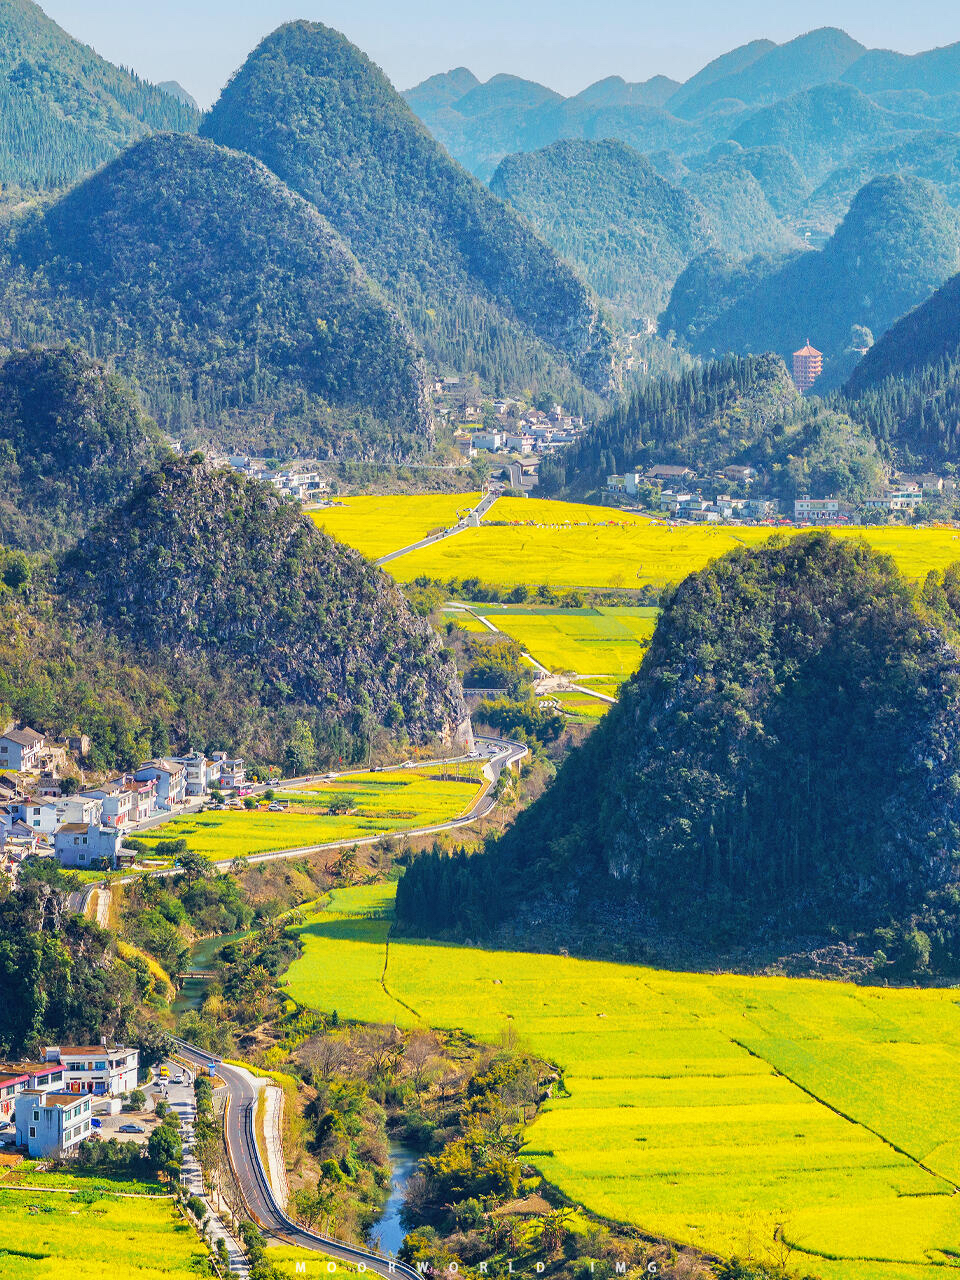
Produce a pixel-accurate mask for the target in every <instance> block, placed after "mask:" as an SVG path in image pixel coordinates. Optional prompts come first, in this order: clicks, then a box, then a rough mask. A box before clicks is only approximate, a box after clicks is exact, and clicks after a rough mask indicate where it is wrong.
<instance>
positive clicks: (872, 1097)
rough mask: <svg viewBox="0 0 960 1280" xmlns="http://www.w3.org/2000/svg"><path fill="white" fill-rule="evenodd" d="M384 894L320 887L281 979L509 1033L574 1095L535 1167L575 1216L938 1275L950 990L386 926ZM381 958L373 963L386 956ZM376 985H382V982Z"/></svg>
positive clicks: (952, 1027)
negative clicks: (405, 934)
mask: <svg viewBox="0 0 960 1280" xmlns="http://www.w3.org/2000/svg"><path fill="white" fill-rule="evenodd" d="M387 892H388V891H387V889H386V888H385V887H384V886H377V887H376V888H375V889H374V890H373V891H372V893H373V895H374V896H373V897H368V896H367V891H364V890H352V891H350V892H349V893H345V894H340V893H338V894H335V895H334V900H333V903H332V908H331V909H330V910H328V911H327V912H321V913H317V914H315V915H314V916H313V917H312V918H310V919H309V920H308V922H307V924H306V925H305V926H304V927H303V928H302V929H301V930H300V933H301V936H302V938H303V942H304V954H303V956H302V958H301V959H299V960H298V961H296V962H295V963H294V965H293V966H292V968H291V969H290V972H289V975H288V978H287V986H288V990H289V993H290V994H291V995H292V996H293V997H294V998H295V999H297V1000H299V1001H301V1002H303V1003H304V1004H306V1005H309V1006H311V1007H314V1008H320V1009H333V1008H336V1009H337V1011H338V1013H339V1014H340V1016H341V1017H350V1018H358V1019H362V1020H369V1021H381V1022H396V1023H397V1024H398V1025H400V1026H407V1027H411V1026H416V1025H427V1026H437V1027H462V1028H463V1029H465V1030H466V1031H467V1032H469V1033H470V1034H472V1035H475V1036H478V1037H481V1038H483V1039H486V1040H489V1041H495V1040H497V1039H498V1038H499V1037H500V1036H501V1035H503V1033H504V1032H505V1031H506V1030H507V1029H508V1028H509V1029H510V1031H511V1032H513V1033H514V1034H515V1035H517V1036H518V1037H519V1039H520V1042H521V1043H522V1044H525V1045H527V1046H528V1047H529V1048H530V1049H531V1050H532V1051H534V1052H535V1053H538V1054H541V1055H543V1056H544V1057H545V1058H547V1059H550V1060H552V1061H554V1062H556V1063H557V1064H558V1065H559V1066H560V1067H561V1068H562V1071H563V1077H564V1082H565V1085H566V1089H567V1091H568V1093H569V1096H567V1094H565V1093H563V1092H560V1094H559V1096H557V1097H555V1098H554V1099H553V1100H552V1101H550V1102H549V1103H548V1104H547V1106H546V1108H545V1111H544V1113H543V1114H542V1115H541V1117H540V1118H539V1119H538V1120H537V1122H536V1123H535V1124H534V1125H533V1126H532V1127H531V1128H530V1130H529V1131H528V1142H527V1144H526V1148H525V1152H526V1154H527V1155H528V1157H529V1159H530V1160H531V1162H533V1163H535V1164H536V1165H537V1166H538V1167H539V1168H540V1169H541V1170H542V1172H543V1173H544V1174H545V1175H546V1176H547V1177H548V1178H550V1179H551V1180H552V1181H553V1182H555V1183H557V1184H558V1185H559V1186H560V1187H561V1188H562V1189H563V1190H564V1191H565V1192H567V1193H568V1194H569V1195H570V1196H571V1197H573V1198H574V1199H575V1200H577V1201H579V1202H581V1203H582V1204H584V1205H585V1206H586V1207H587V1208H589V1209H592V1210H595V1211H596V1212H599V1213H601V1214H604V1215H606V1216H609V1217H611V1218H615V1219H618V1220H620V1221H624V1222H627V1223H632V1224H636V1225H638V1226H640V1227H642V1228H643V1229H644V1230H646V1231H649V1232H652V1233H655V1234H661V1235H665V1236H668V1237H670V1238H672V1239H675V1240H680V1241H684V1242H686V1243H689V1244H693V1245H697V1246H700V1247H703V1248H706V1249H710V1250H714V1251H716V1252H719V1253H721V1254H724V1255H730V1254H733V1253H739V1254H741V1255H744V1254H751V1255H753V1256H756V1257H761V1258H762V1257H769V1256H772V1254H773V1252H774V1251H775V1246H774V1236H775V1234H777V1235H778V1236H780V1237H782V1240H783V1241H784V1242H785V1243H786V1244H787V1245H788V1246H790V1247H791V1248H792V1249H794V1250H796V1253H795V1255H794V1258H793V1260H792V1263H791V1265H794V1266H797V1267H799V1269H800V1270H801V1271H802V1272H809V1273H811V1274H814V1275H818V1276H821V1277H824V1280H904V1277H923V1280H934V1277H938V1276H939V1277H942V1275H943V1267H944V1266H947V1267H950V1266H956V1261H955V1259H956V1256H957V1255H958V1253H960V1208H958V1203H957V1202H958V1198H960V1197H958V1196H957V1194H956V1184H957V1183H958V1182H960V1137H958V1126H960V1070H958V1067H960V1016H958V1012H957V1002H956V992H955V991H952V990H939V991H931V990H892V989H891V990H888V989H880V988H861V987H855V986H851V985H847V984H841V983H830V982H815V981H810V980H799V979H788V978H765V977H758V978H747V977H738V976H718V975H712V974H688V973H673V972H665V971H659V970H653V969H648V968H642V967H639V966H631V965H619V964H612V963H604V962H594V961H585V960H576V959H568V958H566V957H561V956H550V955H534V954H526V953H510V952H497V951H484V950H480V949H474V948H468V947H453V946H441V945H438V944H434V943H430V942H416V941H407V940H403V939H391V941H390V946H389V956H387V952H386V938H387V933H388V930H389V927H390V921H389V919H388V918H386V917H384V918H377V917H376V915H375V914H373V915H371V908H373V909H374V911H379V910H383V909H384V908H385V907H386V906H387V903H388V898H387ZM385 959H386V960H387V963H386V969H385V968H384V962H385ZM381 978H382V982H381Z"/></svg>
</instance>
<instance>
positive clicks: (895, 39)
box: [40, 0, 960, 106]
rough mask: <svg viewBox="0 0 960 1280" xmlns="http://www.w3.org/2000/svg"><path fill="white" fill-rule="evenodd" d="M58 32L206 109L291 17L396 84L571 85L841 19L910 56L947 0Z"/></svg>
mask: <svg viewBox="0 0 960 1280" xmlns="http://www.w3.org/2000/svg"><path fill="white" fill-rule="evenodd" d="M40 3H41V7H42V8H44V9H45V10H46V12H47V13H48V14H49V15H50V16H51V17H52V18H54V19H56V21H57V22H59V23H60V24H61V26H63V27H65V28H66V29H67V31H69V32H70V34H71V35H74V36H77V37H78V38H79V39H82V40H85V41H86V42H87V43H88V44H92V45H93V46H94V48H95V49H96V50H97V51H98V53H101V54H103V56H104V57H106V58H109V59H110V60H111V61H113V62H119V63H122V64H123V65H124V66H129V67H132V68H133V69H134V70H135V71H137V72H139V73H140V74H141V75H143V76H146V77H147V78H148V79H150V80H179V81H180V82H181V84H183V85H184V87H185V88H187V89H189V90H190V92H191V93H192V94H193V95H194V96H195V97H196V98H197V99H198V100H199V101H200V103H201V105H203V106H207V105H209V104H210V102H211V101H212V100H213V99H214V98H215V97H216V96H217V93H218V91H219V89H220V87H221V86H222V85H223V83H224V81H225V80H226V79H227V77H228V76H229V75H230V73H231V72H232V71H234V70H235V68H236V67H237V66H239V64H240V63H241V62H242V61H243V59H244V58H245V57H246V55H247V54H248V53H249V52H250V50H251V49H252V48H253V46H254V45H255V44H256V43H257V42H258V41H259V40H260V39H261V38H262V37H263V36H265V35H266V34H267V33H268V32H270V31H272V30H273V29H274V27H277V26H279V24H280V23H281V22H286V21H288V20H289V19H291V18H309V19H313V20H315V21H320V22H325V23H327V24H328V25H329V26H332V27H337V28H338V29H339V30H341V31H343V32H344V33H345V34H346V35H347V36H349V38H350V39H351V40H353V41H354V43H355V44H358V45H359V46H360V48H361V49H363V50H364V51H365V52H366V53H368V54H369V55H370V56H371V57H372V58H373V59H374V61H375V62H378V63H379V64H380V66H382V67H383V68H384V70H385V71H386V72H387V74H388V75H389V76H390V78H391V80H393V82H394V84H395V85H396V86H397V88H399V89H406V88H409V87H410V86H411V85H413V84H416V83H417V82H419V81H420V80H423V79H425V78H426V77H427V76H428V75H432V74H433V73H434V72H435V71H447V70H449V69H450V68H451V67H455V66H460V65H466V66H469V67H470V69H471V70H472V71H474V72H475V73H476V74H477V75H478V76H480V78H481V79H487V78H488V77H489V76H491V75H493V74H494V73H495V72H497V71H509V72H512V73H514V74H515V75H523V76H527V77H529V78H530V79H533V80H539V81H541V82H542V83H544V84H549V85H551V86H552V87H553V88H555V89H558V90H559V91H560V92H561V93H564V94H570V93H577V92H579V90H580V89H582V88H584V87H585V86H586V85H588V84H590V83H592V82H593V81H594V80H598V79H600V78H601V77H602V76H606V75H622V76H624V77H625V78H626V79H628V80H644V79H646V78H647V77H648V76H651V75H655V74H656V73H657V72H662V73H663V74H665V75H669V76H673V77H674V78H675V79H678V80H683V79H686V78H687V77H688V76H690V75H692V74H693V73H694V71H696V70H698V68H699V67H701V66H702V65H703V64H704V63H705V62H708V61H709V60H710V59H711V58H713V57H716V55H717V54H719V53H723V52H724V51H725V50H727V49H730V48H732V47H733V46H734V45H737V44H742V43H743V42H744V41H746V40H752V39H755V38H756V37H759V36H766V37H768V38H769V39H771V40H776V41H783V40H789V39H791V38H792V37H793V36H795V35H799V34H800V33H801V32H802V31H809V30H810V29H811V28H813V27H819V26H837V27H843V28H844V30H846V31H848V32H849V33H850V35H852V36H855V37H856V39H858V40H860V41H861V42H862V43H863V44H866V45H869V46H871V47H881V48H887V49H899V50H901V51H902V52H904V53H915V52H917V51H918V50H919V49H928V48H932V47H933V46H935V45H943V44H951V43H952V42H953V41H955V40H960V11H958V7H957V4H956V0H915V2H914V3H912V4H904V3H903V0H833V3H827V2H826V0H797V2H796V3H790V4H786V3H782V0H589V2H586V0H576V2H575V0H482V2H481V0H152V2H148V0H40Z"/></svg>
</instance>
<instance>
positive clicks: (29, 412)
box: [0, 348, 163, 551]
mask: <svg viewBox="0 0 960 1280" xmlns="http://www.w3.org/2000/svg"><path fill="white" fill-rule="evenodd" d="M162 454H163V445H162V442H161V440H160V436H159V432H158V431H157V429H156V427H155V426H154V425H153V423H151V422H150V421H149V419H147V418H146V417H145V415H144V414H143V412H142V411H141V409H140V406H139V405H138V403H137V399H136V396H135V395H134V393H133V392H132V390H131V389H130V388H129V387H126V386H124V384H123V383H122V382H121V381H120V379H119V378H117V377H114V376H112V375H110V374H108V373H107V372H106V370H105V369H104V368H103V367H102V366H101V365H99V364H97V363H95V362H94V361H92V360H91V359H90V358H89V357H88V356H86V355H84V354H83V353H82V352H80V351H79V350H76V349H72V350H71V349H62V348H61V349H57V350H42V349H33V350H31V351H17V352H14V353H13V354H12V355H9V356H8V357H7V358H6V359H5V360H4V361H3V362H2V363H0V544H6V545H7V546H8V547H21V548H24V549H26V550H28V551H38V550H53V549H55V548H57V547H62V546H65V545H66V544H67V543H69V542H73V541H74V540H75V539H76V537H77V536H78V534H80V533H82V532H83V531H84V530H85V529H86V528H87V527H88V526H89V525H90V524H92V523H93V521H94V520H96V519H97V517H98V516H100V515H102V514H103V512H104V511H106V510H107V509H108V508H109V507H111V506H113V504H114V503H115V502H116V501H117V500H118V498H120V497H122V496H125V495H126V494H128V493H129V492H130V490H131V489H133V487H134V486H135V484H136V483H137V482H138V481H139V479H140V478H141V473H142V472H143V471H144V470H145V469H152V468H153V466H154V465H155V464H156V463H157V462H158V461H159V459H160V457H161V456H162Z"/></svg>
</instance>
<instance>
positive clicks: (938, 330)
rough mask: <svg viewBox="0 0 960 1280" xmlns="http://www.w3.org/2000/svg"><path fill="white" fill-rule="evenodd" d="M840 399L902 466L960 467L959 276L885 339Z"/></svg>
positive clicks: (869, 352) (891, 331)
mask: <svg viewBox="0 0 960 1280" xmlns="http://www.w3.org/2000/svg"><path fill="white" fill-rule="evenodd" d="M845 391H846V394H847V396H848V397H849V398H850V399H851V401H852V405H853V412H854V413H855V414H856V415H857V417H858V418H860V419H861V420H862V421H863V422H865V423H867V424H868V425H869V427H870V429H871V431H873V433H874V435H875V436H876V437H877V438H878V439H881V440H886V441H889V442H890V444H891V445H893V446H894V447H896V448H897V449H898V450H899V452H900V455H901V456H902V457H903V459H904V460H905V461H906V462H908V463H916V464H918V465H929V466H933V467H937V466H940V465H942V464H943V463H944V462H952V463H957V462H960V275H956V276H954V277H953V279H951V280H948V281H947V283H946V284H945V285H944V286H943V288H941V289H938V290H937V292H936V293H935V294H933V296H932V297H930V298H928V299H927V301H926V302H925V303H923V305H922V306H919V307H917V308H916V310H914V311H911V312H909V313H908V314H907V315H905V316H904V317H903V319H902V320H900V321H899V322H898V323H897V324H895V325H894V326H893V328H892V329H889V330H888V331H887V332H886V333H885V334H884V335H883V337H882V338H881V339H880V341H879V342H877V344H876V345H875V346H874V347H872V348H871V349H870V350H869V351H868V352H867V354H866V355H865V356H864V358H863V359H862V360H861V362H860V364H859V365H858V366H857V367H856V369H855V370H854V371H853V375H852V376H851V378H850V380H849V382H848V383H847V385H846V388H845Z"/></svg>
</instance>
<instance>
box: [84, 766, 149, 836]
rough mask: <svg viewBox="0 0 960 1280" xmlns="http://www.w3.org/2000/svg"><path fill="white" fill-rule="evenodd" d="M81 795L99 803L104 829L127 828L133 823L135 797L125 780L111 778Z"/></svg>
mask: <svg viewBox="0 0 960 1280" xmlns="http://www.w3.org/2000/svg"><path fill="white" fill-rule="evenodd" d="M83 794H84V798H85V799H89V800H99V801H100V821H101V823H102V824H103V825H104V826H105V827H128V826H129V825H130V823H131V822H133V821H134V816H133V815H134V812H135V809H136V796H135V794H134V792H133V791H132V790H131V789H130V786H129V784H128V782H127V779H126V778H111V779H110V781H109V782H105V783H104V784H103V786H102V787H96V788H94V789H92V790H90V791H85V792H84V793H83Z"/></svg>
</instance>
